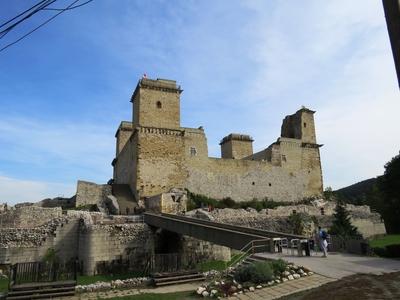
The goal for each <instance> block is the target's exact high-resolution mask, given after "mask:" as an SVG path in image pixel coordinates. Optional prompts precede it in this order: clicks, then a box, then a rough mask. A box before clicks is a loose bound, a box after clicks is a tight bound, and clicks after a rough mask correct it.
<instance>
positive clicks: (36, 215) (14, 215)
mask: <svg viewBox="0 0 400 300" xmlns="http://www.w3.org/2000/svg"><path fill="white" fill-rule="evenodd" d="M61 216H62V209H61V208H60V207H55V208H44V207H38V206H33V205H32V206H22V207H19V208H11V209H8V210H6V211H4V212H0V228H32V227H37V226H40V225H43V224H45V223H47V222H49V221H50V220H52V219H54V218H59V217H61Z"/></svg>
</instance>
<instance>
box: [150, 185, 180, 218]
mask: <svg viewBox="0 0 400 300" xmlns="http://www.w3.org/2000/svg"><path fill="white" fill-rule="evenodd" d="M144 204H145V209H146V211H148V212H154V213H167V214H176V213H181V212H183V211H186V210H187V193H186V191H182V190H172V191H170V192H169V193H162V194H160V195H156V196H153V197H149V198H145V200H144Z"/></svg>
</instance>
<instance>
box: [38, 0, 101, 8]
mask: <svg viewBox="0 0 400 300" xmlns="http://www.w3.org/2000/svg"><path fill="white" fill-rule="evenodd" d="M92 1H93V0H88V1H86V2H84V3H81V4H78V5H75V6H72V7H70V8H68V9H67V10H72V9H75V8H78V7H81V6H84V5H86V4H88V3H89V2H92ZM43 10H56V11H60V10H64V9H63V8H52V7H49V8H43Z"/></svg>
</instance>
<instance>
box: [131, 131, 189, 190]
mask: <svg viewBox="0 0 400 300" xmlns="http://www.w3.org/2000/svg"><path fill="white" fill-rule="evenodd" d="M182 135H183V132H182V131H181V130H172V129H158V128H143V127H141V128H140V129H139V132H138V136H139V138H138V141H139V147H138V157H139V160H138V165H137V166H138V168H137V174H138V179H137V183H136V189H137V191H138V194H139V196H140V197H148V196H153V195H157V194H161V193H163V192H168V191H169V190H170V189H171V188H179V189H183V188H184V182H185V180H186V178H187V173H186V170H185V168H184V164H183V161H184V143H183V138H182Z"/></svg>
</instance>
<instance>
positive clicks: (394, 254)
mask: <svg viewBox="0 0 400 300" xmlns="http://www.w3.org/2000/svg"><path fill="white" fill-rule="evenodd" d="M372 251H373V252H374V253H375V254H376V255H378V256H381V257H389V258H399V257H400V245H399V244H392V245H386V246H384V247H375V248H372Z"/></svg>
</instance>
